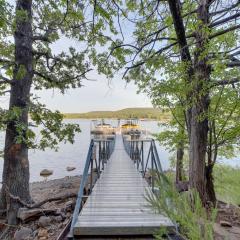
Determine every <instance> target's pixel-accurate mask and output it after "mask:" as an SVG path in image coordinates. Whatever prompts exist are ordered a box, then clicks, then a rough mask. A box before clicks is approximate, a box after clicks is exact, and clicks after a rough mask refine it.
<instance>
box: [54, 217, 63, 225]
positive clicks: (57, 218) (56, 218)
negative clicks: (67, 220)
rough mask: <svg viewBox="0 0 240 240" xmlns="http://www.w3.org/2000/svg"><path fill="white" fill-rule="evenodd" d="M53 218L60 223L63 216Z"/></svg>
mask: <svg viewBox="0 0 240 240" xmlns="http://www.w3.org/2000/svg"><path fill="white" fill-rule="evenodd" d="M53 220H54V221H55V222H57V223H60V222H62V221H63V217H62V216H56V217H54V219H53Z"/></svg>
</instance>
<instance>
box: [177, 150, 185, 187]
mask: <svg viewBox="0 0 240 240" xmlns="http://www.w3.org/2000/svg"><path fill="white" fill-rule="evenodd" d="M183 155H184V149H183V146H179V147H178V148H177V163H176V183H179V182H181V181H182V180H183Z"/></svg>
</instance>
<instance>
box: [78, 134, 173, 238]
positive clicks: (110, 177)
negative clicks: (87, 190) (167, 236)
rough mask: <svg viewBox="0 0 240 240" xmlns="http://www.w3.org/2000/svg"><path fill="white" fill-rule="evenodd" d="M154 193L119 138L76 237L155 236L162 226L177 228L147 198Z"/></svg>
mask: <svg viewBox="0 0 240 240" xmlns="http://www.w3.org/2000/svg"><path fill="white" fill-rule="evenodd" d="M146 192H151V189H150V188H149V186H148V184H147V182H146V181H145V179H143V178H142V176H141V174H140V173H139V172H138V171H137V169H136V167H135V165H134V162H133V161H132V160H131V159H130V157H129V156H128V154H127V153H126V151H125V149H124V146H123V142H122V139H121V136H120V135H117V137H116V143H115V149H114V152H113V154H112V156H111V157H110V159H109V162H108V163H107V165H106V167H105V169H104V171H103V172H102V174H101V176H100V178H99V180H98V181H97V183H96V184H95V186H94V188H93V191H92V193H91V195H90V196H89V198H88V199H87V202H86V203H85V205H84V206H83V209H82V211H81V213H80V214H79V217H78V221H77V223H76V225H75V227H74V229H73V233H74V235H75V236H118V235H126V236H134V235H152V234H154V232H156V231H158V230H159V228H160V226H164V227H168V228H169V230H171V229H173V228H174V225H173V223H172V222H171V221H170V220H169V218H167V217H165V216H164V215H161V214H156V213H154V212H153V210H152V209H151V208H150V207H149V204H148V202H147V200H146V198H145V195H146Z"/></svg>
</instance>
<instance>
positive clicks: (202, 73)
mask: <svg viewBox="0 0 240 240" xmlns="http://www.w3.org/2000/svg"><path fill="white" fill-rule="evenodd" d="M208 7H209V5H208V4H207V0H201V1H200V2H199V7H198V11H197V15H198V19H199V20H200V23H199V28H198V31H196V50H195V53H194V79H193V84H192V86H193V98H192V104H193V106H192V108H191V131H190V150H189V160H190V166H189V183H190V187H191V188H195V189H197V191H198V193H199V196H200V198H201V200H202V202H203V204H204V205H205V204H206V203H207V201H208V199H207V198H208V196H207V188H206V174H205V166H206V162H205V161H206V159H205V158H206V153H207V144H208V116H207V113H208V108H209V103H210V100H209V92H208V90H207V87H206V86H207V84H208V83H209V80H210V66H209V65H208V63H207V62H208V58H207V54H206V53H204V52H205V51H206V46H207V43H208V37H207V33H206V30H205V29H206V26H207V25H208V23H209V14H208V12H209V10H208Z"/></svg>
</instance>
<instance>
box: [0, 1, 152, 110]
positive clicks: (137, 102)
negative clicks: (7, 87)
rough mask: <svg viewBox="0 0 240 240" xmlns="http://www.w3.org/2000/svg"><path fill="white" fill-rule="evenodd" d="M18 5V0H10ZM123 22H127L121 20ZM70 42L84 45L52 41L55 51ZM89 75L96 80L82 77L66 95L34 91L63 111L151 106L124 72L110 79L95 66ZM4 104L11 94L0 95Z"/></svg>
mask: <svg viewBox="0 0 240 240" xmlns="http://www.w3.org/2000/svg"><path fill="white" fill-rule="evenodd" d="M8 2H9V3H11V4H13V5H15V1H13V0H8ZM122 24H123V25H124V23H122ZM131 28H132V27H131V26H129V25H127V26H123V29H124V31H125V32H124V35H125V37H130V36H129V33H130V32H131V31H132V30H133V29H131ZM70 46H73V47H74V48H76V49H79V50H80V49H81V45H80V43H79V42H78V41H76V40H71V41H70V40H69V39H66V38H64V37H63V38H62V39H61V40H60V41H57V42H56V43H55V44H53V45H52V49H53V52H56V53H57V52H61V51H62V50H65V51H67V50H68V48H69V47H70ZM88 78H90V79H94V80H95V81H88V80H83V82H82V84H83V85H84V87H82V88H78V89H72V90H67V92H66V93H65V94H64V95H63V94H61V93H59V91H58V90H56V89H55V90H42V91H33V92H32V93H33V94H34V95H35V94H36V95H37V96H39V97H40V100H39V101H40V102H41V103H44V104H46V106H47V107H48V108H49V109H51V110H60V111H61V112H64V113H70V112H88V111H98V110H119V109H122V108H127V107H152V104H151V101H150V99H149V98H148V97H147V96H146V95H145V94H137V86H135V85H134V83H129V84H126V82H125V81H124V80H122V76H121V75H116V76H114V79H112V81H111V83H109V82H108V80H107V78H106V77H105V76H104V75H101V76H100V75H98V73H97V71H95V70H93V71H91V72H90V73H89V74H88ZM0 104H1V106H2V107H5V108H7V107H8V98H6V97H4V98H3V97H0Z"/></svg>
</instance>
